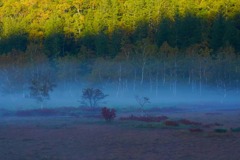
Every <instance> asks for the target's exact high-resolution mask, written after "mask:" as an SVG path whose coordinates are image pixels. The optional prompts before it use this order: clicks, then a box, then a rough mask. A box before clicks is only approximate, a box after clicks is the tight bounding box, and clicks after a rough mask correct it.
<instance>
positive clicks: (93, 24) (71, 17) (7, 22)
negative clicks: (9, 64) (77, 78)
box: [0, 0, 240, 57]
mask: <svg viewBox="0 0 240 160" xmlns="http://www.w3.org/2000/svg"><path fill="white" fill-rule="evenodd" d="M239 8H240V1H238V0H211V1H209V0H167V1H166V0H135V1H132V0H20V1H19V0H1V1H0V37H1V39H0V53H7V52H9V51H11V50H12V49H17V50H22V51H24V50H25V49H26V46H27V45H28V44H30V43H32V42H34V43H40V44H43V45H44V48H45V51H46V54H48V55H49V56H64V55H66V54H76V53H77V52H79V50H80V48H81V47H82V46H84V47H86V48H87V49H89V50H91V51H93V53H94V54H95V55H97V56H110V57H114V56H116V55H117V54H118V53H119V51H120V49H121V47H122V46H124V45H125V44H136V43H137V42H138V41H141V40H142V39H144V38H148V39H150V41H151V43H153V44H155V45H157V46H158V47H160V46H161V45H162V44H163V43H164V42H165V41H166V42H168V44H170V46H172V47H177V48H179V49H186V48H187V47H189V46H191V45H193V44H200V43H206V45H208V46H209V48H211V49H213V51H216V50H218V49H219V48H220V47H222V46H224V45H230V46H232V47H233V48H234V49H235V50H236V51H238V52H239V51H240V10H239ZM49 52H51V53H49Z"/></svg>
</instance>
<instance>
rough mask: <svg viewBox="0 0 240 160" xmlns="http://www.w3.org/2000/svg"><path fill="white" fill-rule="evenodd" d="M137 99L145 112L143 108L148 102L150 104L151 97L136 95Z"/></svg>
mask: <svg viewBox="0 0 240 160" xmlns="http://www.w3.org/2000/svg"><path fill="white" fill-rule="evenodd" d="M135 99H136V101H137V103H138V104H139V106H140V109H141V111H142V113H144V110H143V108H144V106H145V105H146V104H150V99H149V98H148V97H139V96H135Z"/></svg>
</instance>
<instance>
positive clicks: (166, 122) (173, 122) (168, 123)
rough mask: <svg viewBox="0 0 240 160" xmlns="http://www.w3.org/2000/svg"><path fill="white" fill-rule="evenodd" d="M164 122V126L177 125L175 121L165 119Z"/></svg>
mask: <svg viewBox="0 0 240 160" xmlns="http://www.w3.org/2000/svg"><path fill="white" fill-rule="evenodd" d="M164 124H165V125H166V126H172V127H177V126H179V124H178V123H177V122H176V121H165V122H164Z"/></svg>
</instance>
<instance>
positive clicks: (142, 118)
mask: <svg viewBox="0 0 240 160" xmlns="http://www.w3.org/2000/svg"><path fill="white" fill-rule="evenodd" d="M166 119H168V117H167V116H157V117H154V116H134V115H131V116H129V117H121V118H120V120H123V121H128V120H131V121H143V122H161V121H164V120H166Z"/></svg>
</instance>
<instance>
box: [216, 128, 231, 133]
mask: <svg viewBox="0 0 240 160" xmlns="http://www.w3.org/2000/svg"><path fill="white" fill-rule="evenodd" d="M227 131H228V130H227V129H225V128H216V129H214V132H217V133H226V132H227Z"/></svg>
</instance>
